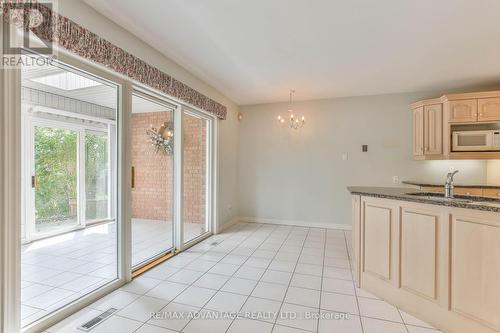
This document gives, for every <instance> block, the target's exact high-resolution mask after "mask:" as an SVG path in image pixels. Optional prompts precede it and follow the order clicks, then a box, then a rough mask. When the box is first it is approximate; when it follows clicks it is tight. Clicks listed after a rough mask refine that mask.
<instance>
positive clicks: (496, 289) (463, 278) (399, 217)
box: [353, 190, 500, 333]
mask: <svg viewBox="0 0 500 333" xmlns="http://www.w3.org/2000/svg"><path fill="white" fill-rule="evenodd" d="M497 191H500V190H497ZM360 201H361V206H360V204H359V202H360ZM360 209H361V213H359V211H360ZM353 213H355V214H356V215H355V216H354V218H353V223H354V224H357V225H353V230H355V233H359V238H358V237H355V239H354V247H355V252H356V251H357V253H359V255H358V256H355V260H356V262H355V265H354V267H355V269H356V276H359V278H358V281H357V284H358V286H359V287H360V288H363V289H366V290H367V291H369V292H371V293H373V294H375V295H376V296H378V297H379V298H381V299H384V300H385V301H387V302H389V303H391V304H393V305H395V306H397V307H399V308H401V309H402V310H404V311H406V312H408V313H411V314H412V315H414V316H416V317H417V318H419V319H422V320H424V321H426V322H428V323H430V324H432V325H433V326H435V327H436V328H438V329H440V330H442V331H443V332H453V333H470V332H474V333H495V332H497V333H498V332H500V284H499V283H498V281H500V266H499V265H498V262H499V261H500V214H499V213H495V212H484V211H479V210H473V209H463V208H456V207H447V206H441V205H432V204H426V203H415V202H407V201H404V200H393V199H385V198H377V197H372V196H365V195H354V196H353ZM356 230H357V231H356ZM356 248H357V249H356ZM358 270H359V271H358Z"/></svg>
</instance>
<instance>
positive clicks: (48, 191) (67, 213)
mask: <svg viewBox="0 0 500 333" xmlns="http://www.w3.org/2000/svg"><path fill="white" fill-rule="evenodd" d="M77 141H78V135H77V133H76V132H74V131H67V130H62V129H56V128H46V127H37V128H36V129H35V147H34V148H35V174H36V176H37V180H38V188H37V191H36V192H35V202H36V205H35V216H36V220H37V222H38V221H44V220H60V219H67V218H73V217H76V210H75V209H71V204H72V202H75V200H76V194H77Z"/></svg>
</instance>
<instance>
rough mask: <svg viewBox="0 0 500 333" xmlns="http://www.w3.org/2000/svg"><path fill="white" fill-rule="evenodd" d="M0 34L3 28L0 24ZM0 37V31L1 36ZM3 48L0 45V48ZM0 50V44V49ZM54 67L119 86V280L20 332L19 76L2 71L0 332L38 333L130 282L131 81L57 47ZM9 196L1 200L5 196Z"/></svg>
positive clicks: (20, 190)
mask: <svg viewBox="0 0 500 333" xmlns="http://www.w3.org/2000/svg"><path fill="white" fill-rule="evenodd" d="M0 29H1V24H0ZM0 32H1V31H0ZM0 44H1V43H0ZM0 47H1V45H0ZM56 48H57V53H58V58H57V60H58V63H59V62H60V63H61V64H62V65H63V66H68V67H70V68H75V69H76V70H78V71H80V72H83V73H88V75H91V76H95V77H98V78H100V79H102V80H105V81H109V82H111V83H112V84H114V85H116V86H117V102H118V104H117V121H116V132H115V134H116V138H117V141H116V150H113V148H112V149H111V150H112V151H113V153H114V154H115V156H116V157H117V160H116V167H115V170H116V180H114V181H115V182H116V183H113V184H112V186H114V187H115V188H116V196H115V197H114V198H113V200H114V201H113V203H114V204H116V214H115V218H116V223H117V237H118V241H117V255H118V258H117V264H118V267H117V268H118V269H117V272H118V274H117V278H116V279H115V280H113V281H111V282H109V283H108V284H106V285H104V286H102V287H101V288H98V289H96V290H94V291H92V292H90V293H89V294H87V295H85V296H83V297H82V298H80V299H78V300H75V301H73V302H71V303H69V304H68V305H67V306H65V307H63V308H61V309H59V310H56V311H55V312H53V313H51V314H50V315H49V316H47V317H45V318H44V319H42V320H41V321H38V322H35V323H34V324H31V325H29V326H27V327H24V328H22V330H21V327H20V324H21V321H20V317H21V315H20V312H21V306H20V305H21V293H20V290H21V251H20V248H21V228H20V225H21V219H22V216H21V215H22V214H21V213H22V203H21V202H22V200H21V197H22V189H23V186H22V185H23V180H22V178H23V177H24V173H23V171H22V156H21V155H22V154H21V151H22V149H21V147H22V144H21V142H22V132H23V131H22V128H23V127H22V125H23V124H22V121H21V71H20V69H19V68H17V69H8V70H1V69H0V96H1V97H2V99H0V103H1V105H2V110H1V111H2V112H1V114H0V119H1V120H2V122H0V124H1V126H0V139H1V140H2V145H0V157H1V159H0V161H1V162H0V171H1V173H0V190H1V191H2V198H1V199H0V217H1V219H2V223H0V237H1V239H0V265H1V266H2V267H1V270H0V272H1V273H2V276H1V278H0V284H1V285H0V332H1V333H4V332H5V333H10V332H23V333H24V332H26V333H31V332H41V331H44V330H46V329H47V328H49V327H51V326H52V325H54V324H55V323H57V322H59V321H61V320H62V319H64V318H66V317H68V316H70V315H71V314H73V313H75V312H77V311H79V310H81V309H83V308H84V307H86V306H88V305H89V304H91V303H93V302H95V301H96V300H98V299H99V298H101V297H103V296H105V295H107V294H109V293H110V292H112V291H114V290H116V289H118V288H119V287H121V286H122V285H124V284H125V283H126V282H128V281H130V278H131V272H130V252H129V250H130V246H129V245H128V244H129V242H130V191H129V190H128V189H130V170H127V168H126V166H127V165H129V158H130V157H129V156H128V153H127V151H126V149H125V148H124V147H127V146H128V145H129V142H128V141H129V140H128V135H127V134H128V133H129V132H130V109H131V99H132V97H131V96H132V94H131V92H132V88H131V87H132V84H131V82H130V80H128V79H126V78H124V77H123V76H121V75H118V74H116V73H114V72H112V71H111V70H109V69H107V68H105V67H103V66H98V65H96V64H93V63H91V62H90V61H87V60H84V59H82V58H80V57H78V56H76V55H74V54H71V53H70V52H68V51H66V50H64V49H62V48H59V47H56ZM7 193H8V195H3V194H7Z"/></svg>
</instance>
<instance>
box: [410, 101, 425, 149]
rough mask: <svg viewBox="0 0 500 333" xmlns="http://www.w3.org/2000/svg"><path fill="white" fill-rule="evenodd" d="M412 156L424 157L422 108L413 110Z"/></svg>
mask: <svg viewBox="0 0 500 333" xmlns="http://www.w3.org/2000/svg"><path fill="white" fill-rule="evenodd" d="M413 156H424V107H420V108H417V109H414V110H413Z"/></svg>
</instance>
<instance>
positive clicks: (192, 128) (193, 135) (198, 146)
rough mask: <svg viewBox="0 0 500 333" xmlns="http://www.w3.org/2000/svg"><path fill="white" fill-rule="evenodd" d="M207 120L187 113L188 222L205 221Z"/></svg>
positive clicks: (185, 185) (185, 152) (185, 210)
mask: <svg viewBox="0 0 500 333" xmlns="http://www.w3.org/2000/svg"><path fill="white" fill-rule="evenodd" d="M206 129H207V127H206V121H205V120H203V119H199V118H195V117H191V116H188V115H186V116H185V117H184V121H183V130H184V214H183V218H184V221H185V222H188V223H205V203H206V194H205V193H206V191H205V189H206V159H207V156H206V155H207V152H206V139H207V138H206Z"/></svg>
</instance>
